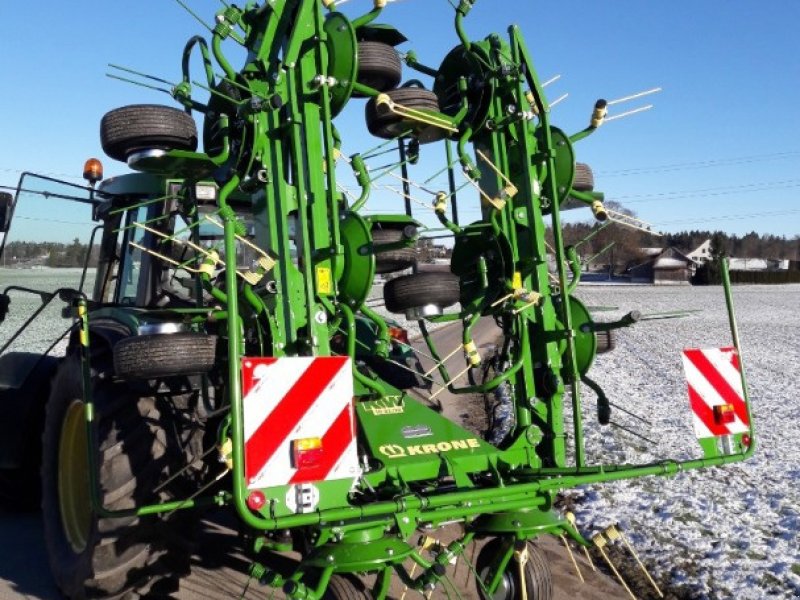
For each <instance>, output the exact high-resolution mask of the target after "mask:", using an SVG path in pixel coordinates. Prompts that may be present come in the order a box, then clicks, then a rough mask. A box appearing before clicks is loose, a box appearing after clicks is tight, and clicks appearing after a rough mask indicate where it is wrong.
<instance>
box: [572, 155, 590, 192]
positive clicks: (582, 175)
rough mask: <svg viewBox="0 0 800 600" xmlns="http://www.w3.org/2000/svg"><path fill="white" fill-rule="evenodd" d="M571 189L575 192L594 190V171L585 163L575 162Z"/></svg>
mask: <svg viewBox="0 0 800 600" xmlns="http://www.w3.org/2000/svg"><path fill="white" fill-rule="evenodd" d="M572 189H573V190H575V191H576V192H591V191H593V190H594V173H592V168H591V167H590V166H589V165H587V164H586V163H579V162H576V163H575V179H574V180H573V182H572Z"/></svg>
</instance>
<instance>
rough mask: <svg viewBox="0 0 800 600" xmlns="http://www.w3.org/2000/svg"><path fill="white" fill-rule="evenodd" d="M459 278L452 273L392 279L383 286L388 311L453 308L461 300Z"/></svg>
mask: <svg viewBox="0 0 800 600" xmlns="http://www.w3.org/2000/svg"><path fill="white" fill-rule="evenodd" d="M459 295H460V289H459V278H458V276H457V275H453V274H452V273H437V272H435V271H430V272H427V273H414V274H413V275H405V276H404V277H398V278H397V279H392V280H391V281H389V282H388V283H387V284H386V285H385V286H383V298H384V300H385V301H386V310H388V311H389V312H392V313H405V312H406V311H409V310H412V309H415V308H421V307H423V306H428V305H431V304H432V305H434V306H438V307H439V308H446V307H448V306H452V305H453V304H455V303H456V302H458V300H459Z"/></svg>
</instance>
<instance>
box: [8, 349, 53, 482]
mask: <svg viewBox="0 0 800 600" xmlns="http://www.w3.org/2000/svg"><path fill="white" fill-rule="evenodd" d="M20 361H21V362H27V363H28V364H30V365H31V369H30V371H29V373H28V375H27V376H26V377H25V378H24V380H23V381H21V382H19V385H15V386H13V387H11V386H5V387H0V469H15V468H19V467H23V466H26V465H28V464H29V463H31V462H32V463H33V466H34V467H35V468H38V462H39V458H38V457H39V455H40V452H41V450H40V448H39V440H41V437H42V430H43V427H44V406H45V403H46V402H47V398H48V397H49V395H50V383H51V381H52V379H53V375H54V374H55V372H56V368H57V367H58V364H59V362H60V360H59V358H58V357H56V356H49V355H36V354H32V353H18V352H10V353H8V354H5V355H3V356H2V357H0V364H3V363H7V364H9V365H11V364H17V363H20Z"/></svg>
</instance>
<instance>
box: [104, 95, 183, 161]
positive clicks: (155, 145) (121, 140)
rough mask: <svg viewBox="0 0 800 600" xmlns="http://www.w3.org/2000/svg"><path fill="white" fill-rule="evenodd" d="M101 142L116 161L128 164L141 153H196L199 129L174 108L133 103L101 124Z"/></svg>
mask: <svg viewBox="0 0 800 600" xmlns="http://www.w3.org/2000/svg"><path fill="white" fill-rule="evenodd" d="M100 143H101V144H102V146H103V151H104V152H105V153H106V154H107V155H108V156H109V157H111V158H113V159H114V160H120V161H122V162H126V161H127V160H128V157H129V156H130V155H131V154H133V153H134V152H138V151H140V150H149V149H160V150H190V151H192V152H194V151H195V150H197V126H196V125H195V122H194V119H192V117H191V115H189V114H187V113H186V112H184V111H182V110H179V109H177V108H173V107H171V106H161V105H159V104H132V105H131V106H123V107H122V108H117V109H114V110H112V111H110V112H108V113H106V115H105V116H104V117H103V119H102V121H100Z"/></svg>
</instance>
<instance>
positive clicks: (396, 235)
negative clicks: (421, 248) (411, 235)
mask: <svg viewBox="0 0 800 600" xmlns="http://www.w3.org/2000/svg"><path fill="white" fill-rule="evenodd" d="M407 239H408V238H406V237H405V235H404V234H403V230H402V229H373V230H372V243H373V244H374V245H375V246H381V245H384V244H396V243H398V242H402V241H404V240H407ZM416 262H417V249H416V248H415V247H414V246H412V247H410V248H395V249H392V250H383V251H381V250H380V249H376V250H375V272H376V273H377V274H379V275H382V274H385V273H394V272H395V271H402V270H403V269H408V268H409V267H412V266H414V264H415V263H416Z"/></svg>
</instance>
